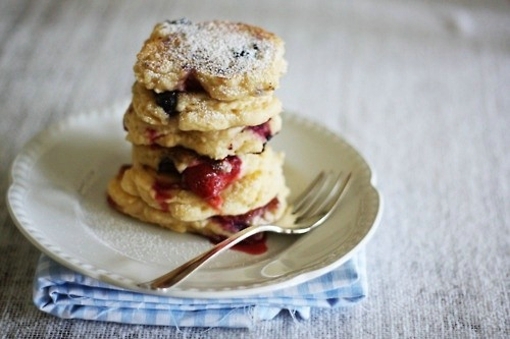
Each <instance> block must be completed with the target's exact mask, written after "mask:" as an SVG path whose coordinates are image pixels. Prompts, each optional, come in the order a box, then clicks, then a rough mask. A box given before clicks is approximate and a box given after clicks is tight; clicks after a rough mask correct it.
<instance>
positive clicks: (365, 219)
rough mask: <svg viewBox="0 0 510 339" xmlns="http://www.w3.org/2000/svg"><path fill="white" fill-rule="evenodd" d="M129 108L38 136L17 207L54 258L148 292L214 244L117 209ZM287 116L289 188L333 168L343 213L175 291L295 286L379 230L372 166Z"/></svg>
mask: <svg viewBox="0 0 510 339" xmlns="http://www.w3.org/2000/svg"><path fill="white" fill-rule="evenodd" d="M124 108H125V107H124V106H122V107H117V108H112V109H109V110H106V111H104V112H96V113H92V114H86V115H79V116H73V117H71V118H69V119H67V120H65V121H63V122H61V123H59V124H58V125H56V126H53V127H51V128H49V129H48V130H46V131H44V132H42V133H41V134H39V135H38V136H36V137H35V138H34V139H33V140H32V141H31V142H29V143H28V144H27V145H26V146H25V147H24V149H23V150H22V152H21V153H20V154H19V155H18V157H17V158H16V159H15V161H14V163H13V166H12V184H11V186H10V188H9V191H8V203H9V209H10V212H11V215H12V218H13V220H14V221H15V223H16V225H17V226H18V227H19V229H20V230H21V232H22V233H23V234H24V235H25V236H26V237H27V238H28V239H29V240H30V241H31V242H32V243H33V244H34V245H35V246H37V247H38V248H39V249H40V250H41V251H42V252H44V253H46V254H47V255H49V256H50V257H52V258H53V259H54V260H56V261H58V262H60V263H61V264H63V265H65V266H67V267H69V268H71V269H74V270H76V271H78V272H81V273H83V274H86V275H88V276H91V277H93V278H96V279H99V280H102V281H104V282H108V283H111V284H113V285H116V286H119V287H123V288H126V289H130V290H140V289H139V288H138V287H137V283H139V282H142V281H146V280H149V279H152V278H155V277H157V276H159V275H161V274H162V273H165V272H167V271H169V270H170V269H172V268H174V267H176V266H178V265H179V264H181V263H183V262H184V261H186V260H187V259H190V258H192V257H194V256H195V255H197V254H199V253H201V252H202V251H204V250H205V249H207V248H208V247H210V246H211V244H210V242H209V241H208V240H206V239H204V238H202V237H199V236H195V235H189V234H177V233H174V232H171V231H168V230H165V229H162V228H159V227H156V226H151V225H147V224H142V223H141V222H138V221H136V220H133V219H131V218H129V217H126V216H123V215H120V214H119V213H117V212H115V211H113V210H112V209H111V208H109V206H108V204H107V203H106V195H105V188H106V185H107V182H108V181H109V180H110V179H111V178H112V177H113V176H114V175H115V174H116V172H117V170H118V168H119V166H120V165H121V164H124V163H129V160H130V145H129V143H128V142H126V141H125V139H124V131H123V130H122V122H121V121H122V113H123V112H124ZM283 116H284V127H283V130H282V132H281V133H280V134H279V135H278V136H277V137H275V138H274V139H273V140H272V141H271V144H272V145H273V148H275V149H278V150H282V151H284V152H285V154H286V164H285V174H286V178H287V181H288V185H289V187H290V188H291V190H292V191H293V192H299V191H301V189H303V188H304V187H305V185H306V183H307V182H309V181H310V180H311V179H312V178H313V177H314V176H315V175H316V174H317V173H318V172H319V171H321V170H324V169H325V170H327V169H335V170H344V171H352V172H353V180H352V182H351V186H350V188H349V190H348V191H347V192H346V196H345V199H344V200H343V201H342V203H341V205H340V207H339V209H338V210H337V212H336V213H335V214H334V215H333V216H332V217H331V218H330V220H329V221H327V223H326V224H324V225H323V226H321V227H320V228H318V229H316V230H314V231H313V232H311V233H309V234H306V235H304V236H285V235H275V234H270V235H269V236H268V239H267V246H268V251H267V252H265V253H264V254H261V255H250V254H246V253H242V252H239V251H228V252H227V253H224V254H222V255H220V256H219V257H218V258H217V259H216V260H214V261H213V262H212V263H211V264H208V265H206V266H205V267H204V268H202V269H201V270H199V271H197V272H195V273H194V274H193V275H191V276H190V277H189V278H188V279H187V280H185V281H183V282H182V283H181V284H179V285H177V286H176V287H175V288H173V289H170V290H168V291H167V292H165V294H166V295H174V296H180V297H201V298H217V297H240V296H246V295H250V294H254V293H261V292H265V291H270V290H275V289H278V288H282V287H286V286H290V285H295V284H298V283H301V282H304V281H306V280H309V279H312V278H315V277H317V276H319V275H322V274H324V273H326V272H328V271H329V270H332V269H334V268H336V267H338V266H339V265H341V264H342V263H344V262H345V261H347V260H348V259H349V258H350V257H351V256H352V255H353V254H354V253H355V251H356V250H357V249H359V248H360V247H361V246H362V245H363V244H364V243H365V242H366V241H367V240H368V239H369V238H370V236H371V235H372V234H373V232H374V230H375V228H376V225H377V223H378V220H379V216H380V211H381V200H380V197H379V194H378V192H377V190H376V189H375V188H374V186H373V184H372V174H371V171H370V168H369V166H368V165H367V164H366V162H365V161H364V160H363V159H362V157H361V156H360V155H359V154H358V152H356V150H354V149H353V148H352V147H351V146H350V145H348V144H347V143H346V142H345V141H344V140H342V139H341V138H339V137H338V136H336V135H334V134H333V133H331V132H329V131H328V130H326V129H324V128H322V127H319V126H318V125H316V124H313V123H311V122H310V121H307V120H304V119H302V118H300V117H298V116H295V115H291V114H289V113H284V114H283ZM152 293H156V292H152ZM157 293H162V292H157Z"/></svg>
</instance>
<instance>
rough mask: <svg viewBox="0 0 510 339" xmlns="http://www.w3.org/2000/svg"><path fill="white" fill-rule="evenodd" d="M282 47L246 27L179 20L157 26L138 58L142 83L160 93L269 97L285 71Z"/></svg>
mask: <svg viewBox="0 0 510 339" xmlns="http://www.w3.org/2000/svg"><path fill="white" fill-rule="evenodd" d="M283 55H284V43H283V41H282V40H281V39H280V38H279V37H278V36H276V35H274V34H273V33H270V32H268V31H266V30H264V29H262V28H259V27H256V26H251V25H248V24H244V23H233V22H227V21H207V22H200V23H192V22H191V21H189V20H186V19H181V20H176V21H165V22H162V23H159V24H157V25H156V26H155V27H154V30H153V32H152V34H151V36H150V37H149V39H147V40H146V41H145V43H144V45H143V47H142V49H141V51H140V52H139V53H138V55H137V61H136V63H135V65H134V72H135V76H136V79H137V81H138V82H140V83H142V84H144V86H145V87H146V88H147V89H149V90H153V91H155V92H156V93H162V92H167V91H190V90H194V89H196V88H199V89H200V90H204V91H205V92H206V93H208V94H209V96H210V97H211V98H214V99H217V100H224V101H230V100H238V99H240V98H243V97H246V96H259V95H264V94H268V93H271V92H272V91H274V90H275V89H276V88H277V87H278V86H279V79H280V77H281V75H282V74H283V73H285V71H286V68H287V63H286V61H285V60H284V58H283Z"/></svg>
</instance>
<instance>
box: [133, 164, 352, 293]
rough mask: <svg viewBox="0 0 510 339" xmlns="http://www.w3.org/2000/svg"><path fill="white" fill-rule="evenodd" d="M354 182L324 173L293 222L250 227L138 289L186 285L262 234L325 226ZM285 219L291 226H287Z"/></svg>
mask: <svg viewBox="0 0 510 339" xmlns="http://www.w3.org/2000/svg"><path fill="white" fill-rule="evenodd" d="M350 179H351V173H349V174H347V175H346V176H343V175H342V174H341V173H340V174H338V175H337V174H334V173H332V172H324V171H323V172H321V173H319V175H318V176H317V177H316V178H315V179H314V180H313V181H312V183H311V184H310V185H309V186H308V187H307V188H306V189H305V190H304V191H303V193H301V194H300V195H299V197H297V198H296V199H295V200H294V202H293V203H292V204H291V205H290V207H289V208H292V210H291V211H290V212H289V211H287V212H286V213H285V215H286V216H287V217H289V216H290V217H291V219H290V220H291V222H288V220H289V219H287V218H282V219H281V220H280V221H278V222H277V223H278V224H279V225H254V226H249V227H247V228H245V229H243V230H242V231H239V232H237V233H235V234H233V235H232V236H230V237H228V238H227V239H225V240H223V241H221V242H219V243H217V244H216V245H214V246H213V247H212V248H211V249H209V250H207V251H206V252H204V253H202V254H200V255H199V256H197V257H195V258H193V259H191V260H190V261H188V262H186V263H184V264H183V265H181V266H179V267H177V268H175V269H174V270H172V271H170V272H168V273H166V274H164V275H162V276H160V277H158V278H156V279H154V280H151V281H148V282H144V283H140V284H138V286H139V287H142V288H145V289H150V290H166V289H168V288H170V287H172V286H174V285H176V284H177V283H179V282H180V281H182V280H183V279H184V278H186V277H187V276H189V275H190V274H191V273H193V272H194V271H195V270H197V269H198V268H200V267H201V266H202V265H204V264H205V263H206V262H208V261H209V260H211V259H212V258H214V257H216V256H217V255H218V254H220V253H221V252H223V251H225V250H227V249H229V248H231V247H232V246H234V245H235V244H237V243H239V242H241V241H242V240H244V239H246V238H248V237H250V236H252V235H254V234H257V233H260V232H275V233H283V234H304V233H307V232H309V231H311V230H312V229H314V228H316V227H317V226H319V225H321V224H322V223H324V221H325V220H326V219H327V218H328V217H329V216H330V215H331V213H333V211H334V210H335V208H336V206H337V205H338V203H339V202H340V198H341V197H342V196H343V192H344V191H345V188H346V187H347V184H348V183H349V180H350ZM284 219H286V220H287V222H284V221H283V220H284Z"/></svg>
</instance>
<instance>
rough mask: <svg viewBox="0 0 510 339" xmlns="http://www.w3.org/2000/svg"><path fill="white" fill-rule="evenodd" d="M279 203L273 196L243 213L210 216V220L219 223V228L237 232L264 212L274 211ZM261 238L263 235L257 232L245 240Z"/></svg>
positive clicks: (258, 239) (250, 240)
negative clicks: (266, 201) (265, 202)
mask: <svg viewBox="0 0 510 339" xmlns="http://www.w3.org/2000/svg"><path fill="white" fill-rule="evenodd" d="M279 203H280V202H279V201H278V198H274V199H273V200H271V201H270V202H268V203H267V204H266V205H264V206H262V207H259V208H256V209H254V210H251V211H249V212H247V213H245V214H240V215H226V216H214V217H212V220H213V221H214V222H216V223H218V224H220V225H221V228H223V229H224V230H225V231H227V232H229V233H237V232H239V231H241V230H243V229H245V228H246V227H248V226H250V225H252V224H253V223H254V222H255V220H256V219H257V218H261V217H263V216H264V214H265V213H267V212H270V211H274V210H275V209H276V208H278V205H279ZM261 239H263V235H262V234H260V233H259V234H255V235H254V236H252V237H250V238H248V239H247V240H245V242H246V241H248V242H252V241H260V240H261ZM220 240H221V239H220Z"/></svg>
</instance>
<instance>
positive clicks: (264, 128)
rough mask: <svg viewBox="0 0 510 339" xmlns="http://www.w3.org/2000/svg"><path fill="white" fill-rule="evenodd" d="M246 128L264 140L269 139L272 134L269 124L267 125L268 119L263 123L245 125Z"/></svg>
mask: <svg viewBox="0 0 510 339" xmlns="http://www.w3.org/2000/svg"><path fill="white" fill-rule="evenodd" d="M247 129H249V130H250V131H252V132H253V133H255V134H257V135H259V136H260V137H261V138H263V139H264V140H265V141H269V139H271V137H272V136H273V133H272V131H271V126H270V125H269V121H266V122H265V123H263V124H260V125H257V126H249V127H247Z"/></svg>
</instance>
